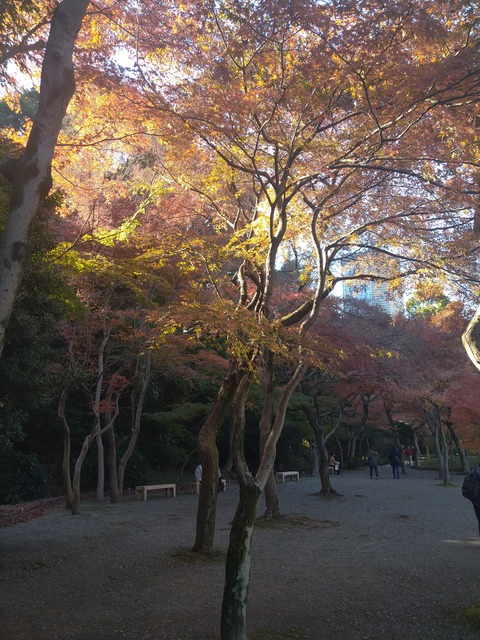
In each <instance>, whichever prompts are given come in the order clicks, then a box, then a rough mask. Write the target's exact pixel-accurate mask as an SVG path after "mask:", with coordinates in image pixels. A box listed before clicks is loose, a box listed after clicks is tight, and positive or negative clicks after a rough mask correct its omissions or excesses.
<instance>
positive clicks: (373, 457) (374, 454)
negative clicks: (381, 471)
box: [367, 448, 378, 480]
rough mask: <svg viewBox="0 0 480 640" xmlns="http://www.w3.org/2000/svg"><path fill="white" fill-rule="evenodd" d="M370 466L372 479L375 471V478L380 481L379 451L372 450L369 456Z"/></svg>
mask: <svg viewBox="0 0 480 640" xmlns="http://www.w3.org/2000/svg"><path fill="white" fill-rule="evenodd" d="M367 460H368V466H369V467H370V478H373V472H374V471H375V478H377V480H378V451H375V449H373V448H372V449H370V451H369V452H368V456H367Z"/></svg>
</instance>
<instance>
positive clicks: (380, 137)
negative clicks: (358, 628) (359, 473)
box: [0, 0, 480, 640]
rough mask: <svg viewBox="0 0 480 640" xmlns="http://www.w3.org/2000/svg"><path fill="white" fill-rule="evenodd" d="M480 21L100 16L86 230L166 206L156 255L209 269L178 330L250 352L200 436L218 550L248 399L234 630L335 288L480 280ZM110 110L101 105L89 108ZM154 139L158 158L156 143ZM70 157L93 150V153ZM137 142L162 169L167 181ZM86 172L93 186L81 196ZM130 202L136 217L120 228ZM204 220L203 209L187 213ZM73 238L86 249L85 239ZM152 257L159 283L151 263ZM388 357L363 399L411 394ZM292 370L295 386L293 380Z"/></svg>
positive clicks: (88, 90) (149, 5) (296, 12)
mask: <svg viewBox="0 0 480 640" xmlns="http://www.w3.org/2000/svg"><path fill="white" fill-rule="evenodd" d="M87 4H88V3H87ZM62 5H67V3H66V2H63V3H61V5H60V6H62ZM107 14H108V15H107ZM99 25H102V26H103V27H105V29H104V33H103V38H101V40H102V42H103V45H102V44H100V46H99V48H98V49H97V50H96V54H95V55H92V56H90V57H89V56H88V38H90V41H91V42H92V41H93V39H94V38H93V36H96V37H97V36H98V34H99ZM477 29H478V25H477V23H476V22H475V16H474V14H473V13H472V7H470V6H469V5H468V4H465V3H462V2H449V3H445V2H441V1H437V2H433V1H432V2H428V3H420V2H413V3H412V2H395V3H394V2H382V3H380V2H375V1H373V0H368V1H367V0H364V1H363V2H361V3H358V2H349V1H347V2H342V3H330V4H329V3H327V4H325V3H316V2H306V3H297V2H283V1H281V0H277V1H275V2H271V1H268V2H258V3H250V2H215V3H202V4H201V5H199V4H198V3H196V2H185V3H182V5H181V6H179V5H178V3H174V2H169V1H166V2H162V3H159V2H156V1H153V0H145V1H144V2H142V3H141V4H139V3H135V5H134V6H133V4H130V3H128V2H125V3H114V5H113V6H112V7H109V9H108V11H107V10H99V11H98V12H97V13H96V14H95V16H94V17H92V19H91V20H90V21H89V22H88V25H87V29H86V34H87V35H86V39H85V40H84V41H82V40H81V38H82V35H81V34H80V42H81V45H82V54H83V60H84V61H85V64H83V65H82V67H81V68H82V73H83V74H84V76H83V77H84V78H85V79H88V80H89V81H90V83H89V86H88V87H85V88H83V90H81V91H79V92H78V93H77V96H76V98H75V99H74V102H73V103H72V112H71V114H72V117H71V120H70V121H69V122H68V123H67V125H68V126H66V127H65V129H64V131H63V132H62V144H63V145H64V146H63V148H62V150H63V151H62V152H64V153H63V155H59V156H57V165H56V167H57V169H56V170H57V171H58V182H59V183H62V180H63V181H64V182H63V185H66V184H72V183H73V184H74V185H75V189H74V190H73V191H72V192H71V193H70V197H68V196H66V197H65V203H64V205H65V206H64V209H65V215H66V218H65V223H64V224H65V227H64V228H65V229H66V228H67V226H68V224H71V225H72V227H75V224H74V223H75V222H77V224H76V229H77V230H79V229H82V223H83V222H85V219H87V224H86V231H85V230H82V232H81V233H79V234H78V244H79V245H80V244H82V243H83V244H84V246H88V244H89V243H92V245H91V246H92V247H95V248H97V246H98V245H97V242H98V241H99V240H101V242H103V243H105V242H106V239H107V238H110V240H111V241H112V243H115V240H114V238H118V239H122V238H124V237H127V236H129V234H131V233H132V228H137V225H138V223H139V219H140V218H142V219H143V218H149V224H150V230H151V231H152V234H151V235H148V236H146V237H148V240H149V241H150V242H151V246H150V249H151V253H150V252H148V251H147V252H146V254H145V256H144V257H146V262H148V256H150V257H151V259H152V261H153V260H156V259H160V256H161V255H162V252H164V253H165V254H166V255H168V256H169V257H170V258H171V259H172V263H175V265H176V266H181V267H182V268H181V269H178V271H176V273H185V271H187V270H188V272H189V274H190V276H191V277H190V280H189V283H188V286H186V287H181V286H178V283H177V286H176V288H175V291H176V293H179V294H180V293H181V298H182V300H181V302H180V304H178V305H176V306H175V308H173V307H172V308H171V309H170V311H171V314H172V316H173V317H174V318H175V321H176V322H177V323H178V327H182V330H183V331H185V332H192V334H193V335H195V337H196V338H198V339H202V338H203V339H205V340H207V339H211V340H212V339H216V340H217V342H216V345H217V347H218V350H219V351H222V355H225V356H226V357H227V358H228V369H227V373H226V375H225V378H224V381H223V384H221V386H220V389H219V393H218V395H217V398H216V400H215V402H214V407H213V410H212V412H211V413H210V415H209V417H208V418H207V420H206V422H205V424H204V425H203V427H202V429H201V431H200V434H199V440H198V445H199V450H200V455H201V459H202V463H203V467H204V481H203V482H202V490H201V495H200V500H199V510H198V515H197V535H196V541H195V544H194V548H195V549H197V550H200V551H205V550H207V551H208V550H209V549H210V548H211V546H212V544H213V532H214V516H215V505H216V491H217V489H216V487H217V477H216V474H217V467H218V451H217V448H216V438H217V434H218V430H219V428H220V426H221V424H222V422H223V420H224V417H225V416H226V414H227V411H229V410H230V407H231V410H232V413H233V438H232V460H233V465H234V468H235V471H236V474H237V477H238V479H239V486H240V500H239V505H238V510H237V513H236V516H235V519H234V523H233V525H232V532H231V538H230V546H229V553H228V559H227V567H226V581H225V595H224V606H223V611H222V624H221V626H222V630H221V637H222V640H226V639H229V640H231V639H236V640H238V639H240V638H241V639H242V640H243V639H245V638H246V637H247V631H246V620H245V611H246V602H247V595H248V584H249V566H250V553H251V542H252V532H253V525H254V520H255V516H256V507H257V505H258V500H259V497H260V494H261V492H262V490H267V492H268V493H267V495H268V500H269V501H270V510H271V512H272V513H275V512H276V511H277V508H276V497H275V492H274V484H273V482H272V480H273V476H272V471H273V467H274V461H275V446H276V443H277V441H278V438H279V436H280V433H281V430H282V427H283V422H284V419H285V414H286V411H287V408H288V405H289V403H290V400H291V398H292V394H293V393H294V391H295V389H296V387H297V385H298V384H299V383H300V382H301V381H302V379H303V378H304V375H305V374H306V373H307V372H308V371H309V370H314V369H318V370H319V371H323V368H322V367H323V366H324V362H323V355H324V349H323V348H322V349H319V347H318V345H319V341H320V338H321V337H320V336H318V335H316V334H315V333H314V330H315V326H316V323H317V320H318V318H319V316H320V315H321V314H322V313H323V310H324V309H325V305H324V300H325V298H326V297H327V296H329V295H330V293H331V292H332V290H333V288H334V285H335V284H336V283H338V282H340V281H342V280H347V279H349V280H357V281H362V280H366V279H373V280H378V281H382V280H384V281H388V282H390V283H391V284H392V286H400V284H401V280H402V279H403V278H405V277H406V276H408V275H410V274H417V273H420V272H422V273H424V274H426V275H429V274H430V273H431V272H432V271H434V270H439V271H440V272H441V273H443V274H444V275H445V277H448V276H453V277H454V278H456V279H461V280H463V281H469V280H470V281H473V280H475V277H476V276H475V273H474V266H473V265H472V260H471V256H472V252H474V251H475V249H476V241H475V239H474V237H473V234H472V220H473V214H474V211H473V209H474V206H475V198H476V197H477V195H478V194H477V191H478V189H477V186H476V173H475V171H476V163H477V156H476V154H477V152H476V150H475V149H473V148H472V145H471V144H469V142H470V141H471V140H472V139H473V133H472V132H473V130H474V122H475V116H476V106H475V104H476V102H477V101H478V89H479V79H480V77H479V59H478V56H479V54H478V50H477V49H478V48H477V47H476V46H475V45H476V38H477V37H478V34H477ZM97 39H98V37H97ZM108 45H111V46H110V53H109V47H108ZM120 50H121V51H122V53H123V54H125V55H126V57H127V62H126V64H125V66H123V67H122V65H121V64H120V63H119V61H118V59H116V58H115V56H116V55H118V54H119V52H120ZM109 56H110V57H109ZM106 62H109V65H108V68H107V67H106V66H105V63H106ZM41 93H42V92H41ZM91 103H95V105H96V106H98V110H95V109H87V105H89V104H91ZM40 112H41V111H39V113H40ZM87 113H88V115H87ZM82 114H83V117H84V119H85V122H84V126H83V127H82V126H79V122H80V118H81V117H82ZM79 116H80V117H79ZM34 126H35V125H34ZM58 128H59V126H58V127H57V129H58ZM33 131H34V129H32V132H33ZM77 134H80V135H77ZM75 138H76V140H75ZM127 140H128V143H127ZM152 141H154V142H152ZM135 147H137V153H134V152H133V149H134V148H135ZM141 147H146V148H147V149H148V153H145V154H143V155H142V154H139V153H138V150H139V148H141ZM68 150H70V151H74V152H77V158H76V161H75V162H73V161H72V157H73V156H72V155H70V156H69V155H68ZM89 150H90V151H89ZM52 153H53V149H52ZM95 154H98V158H99V161H98V162H97V163H95V162H94V161H93V160H92V159H91V158H92V156H94V155H95ZM130 155H132V156H133V157H134V158H136V159H138V160H139V162H141V163H145V164H146V165H148V166H149V168H151V174H150V176H151V182H150V186H147V183H146V181H145V180H144V178H145V174H144V173H143V174H142V172H137V171H136V170H135V167H138V165H136V164H135V162H134V161H133V162H132V159H131V158H130V157H129V156H130ZM127 157H128V159H127ZM119 158H120V160H119ZM132 166H133V167H134V168H133V169H132ZM119 172H120V173H121V172H125V173H126V174H128V175H129V176H131V178H132V180H131V183H130V184H129V185H126V183H125V182H124V183H123V184H122V182H121V181H117V180H116V179H115V178H116V176H117V175H118V173H119ZM140 174H141V175H140ZM112 178H113V179H112ZM83 182H85V183H87V185H88V186H87V187H86V190H88V191H89V193H88V195H86V193H85V192H84V193H83V195H81V189H80V188H79V187H83V186H84V185H83V184H82V183H83ZM134 185H137V186H138V190H137V191H135V187H134ZM64 191H65V192H66V193H68V191H69V189H67V188H65V189H64ZM167 191H168V192H169V193H168V197H169V198H170V199H168V198H167V194H166V192H167ZM133 194H135V197H133ZM119 196H120V197H119ZM157 203H158V205H159V206H158V207H156V206H155V205H156V204H157ZM162 206H164V207H165V209H166V210H167V211H168V213H172V212H175V213H177V214H178V216H175V217H172V219H171V221H170V224H168V222H167V221H165V218H164V219H163V220H164V222H162V223H158V222H156V221H154V220H153V219H152V218H154V217H155V216H156V215H157V214H158V211H159V209H160V208H161V207H162ZM176 206H178V208H176ZM75 209H76V211H75ZM113 211H115V212H116V214H117V218H116V221H117V222H118V225H117V227H115V224H111V223H109V224H105V221H106V220H108V218H109V216H110V215H113V214H112V212H113ZM144 213H146V215H145V216H144ZM75 216H78V220H77V221H75ZM182 216H183V217H184V218H186V219H187V222H188V223H189V224H186V225H185V226H181V225H180V219H181V217H182ZM79 221H80V224H78V222H79ZM176 225H178V226H180V229H179V230H178V232H177V233H175V230H174V227H175V226H176ZM166 232H167V236H168V238H167V239H165V240H164V238H163V236H164V234H165V233H166ZM155 234H156V235H157V237H156V239H155V240H156V243H154V242H153V240H152V237H153V235H155ZM5 237H7V236H5ZM68 244H69V245H70V246H69V249H68V252H70V251H71V244H72V242H71V234H70V236H69V243H68ZM100 244H101V243H100ZM62 248H65V247H61V248H59V249H60V250H59V254H60V253H61V249H62ZM71 255H72V256H74V255H75V254H74V253H73V252H72V253H71ZM174 256H175V257H174ZM99 262H101V260H100V261H99ZM113 263H115V264H116V260H114V259H112V260H111V261H109V262H108V264H109V265H111V264H113ZM139 271H140V272H141V277H142V278H145V279H148V278H147V276H145V274H149V273H151V272H150V271H149V269H148V268H147V269H146V270H145V271H144V270H143V269H139ZM116 275H120V274H119V272H118V271H117V273H116ZM123 277H125V274H123ZM120 279H121V278H120ZM182 284H183V283H182ZM12 292H13V289H12ZM179 297H180V296H179ZM0 306H1V307H2V308H3V306H4V305H3V304H2V305H0ZM8 306H9V305H5V308H7V307H8ZM2 326H3V325H2ZM220 345H221V347H220ZM365 359H367V358H365ZM379 362H383V368H382V367H380V366H379V368H378V374H377V379H375V380H373V381H370V388H368V385H365V387H364V388H363V389H362V390H361V396H360V397H361V398H363V399H369V396H370V395H371V394H373V390H376V389H377V388H379V387H380V386H381V384H382V385H383V386H381V388H382V390H383V393H384V395H385V396H388V398H392V397H393V396H394V393H393V389H394V385H393V384H391V385H390V388H388V385H389V383H391V379H390V377H389V376H388V375H387V374H388V372H389V370H390V369H391V367H390V363H388V361H387V359H386V358H384V360H383V361H381V360H380V359H379ZM279 364H280V365H282V366H283V367H284V370H286V369H287V368H288V370H289V372H290V375H289V376H288V378H287V379H285V378H283V379H282V377H281V376H279V375H276V370H275V367H276V366H278V365H279ZM365 370H366V371H368V374H367V375H368V376H370V377H372V376H373V374H372V369H371V368H365ZM258 378H261V379H262V384H263V389H264V401H263V407H262V414H261V417H260V420H259V430H260V442H261V450H262V453H261V459H260V464H259V467H258V470H257V472H256V474H253V473H251V471H250V470H249V468H248V466H247V464H246V460H245V455H244V451H243V432H244V428H245V405H246V402H247V399H248V392H249V390H250V388H251V386H252V385H253V384H254V382H255V380H256V379H258ZM381 378H383V380H380V379H381ZM280 380H281V382H282V387H281V388H280V389H277V392H278V396H277V398H276V402H274V395H273V394H274V388H275V386H276V385H277V384H278V383H279V382H280ZM114 393H115V392H114V391H112V394H114ZM112 398H113V395H112V397H111V398H110V401H111V400H112ZM109 406H110V407H111V404H110V405H109ZM363 406H364V407H365V404H363ZM367 406H368V403H367ZM387 406H388V408H389V409H390V410H392V405H388V403H387ZM364 414H365V419H364V422H365V421H366V417H367V416H366V410H365V411H364ZM111 417H113V414H112V416H111ZM360 427H361V428H363V427H362V424H360ZM110 433H112V432H111V430H110ZM357 437H358V435H357ZM354 442H355V439H354V438H353V439H352V455H353V454H354V451H353V448H354V445H353V443H354Z"/></svg>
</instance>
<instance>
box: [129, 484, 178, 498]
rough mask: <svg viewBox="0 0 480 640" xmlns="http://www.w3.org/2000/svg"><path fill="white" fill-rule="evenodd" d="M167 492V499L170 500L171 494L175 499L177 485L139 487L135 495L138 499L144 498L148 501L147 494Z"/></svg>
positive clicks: (146, 485)
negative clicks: (150, 492)
mask: <svg viewBox="0 0 480 640" xmlns="http://www.w3.org/2000/svg"><path fill="white" fill-rule="evenodd" d="M161 490H163V491H165V497H166V498H168V496H169V495H170V494H171V496H172V498H175V497H176V495H177V485H176V484H145V485H139V486H138V487H136V488H135V495H136V496H137V498H139V499H140V498H141V497H142V496H143V499H144V500H146V499H147V493H148V492H149V491H161Z"/></svg>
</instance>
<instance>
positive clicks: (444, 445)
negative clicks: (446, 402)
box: [434, 405, 450, 484]
mask: <svg viewBox="0 0 480 640" xmlns="http://www.w3.org/2000/svg"><path fill="white" fill-rule="evenodd" d="M434 410H435V419H436V422H437V424H438V430H439V432H440V436H441V438H442V451H443V484H448V483H449V482H450V469H449V462H448V445H447V438H446V436H445V429H444V428H443V424H442V418H441V416H440V409H439V408H438V406H437V405H435V406H434Z"/></svg>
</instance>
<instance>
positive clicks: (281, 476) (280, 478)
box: [275, 471, 300, 482]
mask: <svg viewBox="0 0 480 640" xmlns="http://www.w3.org/2000/svg"><path fill="white" fill-rule="evenodd" d="M275 476H276V478H277V482H285V480H287V479H288V478H290V479H291V480H292V482H293V481H294V480H296V481H297V482H298V481H299V480H300V474H299V472H298V471H277V473H276V474H275Z"/></svg>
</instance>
